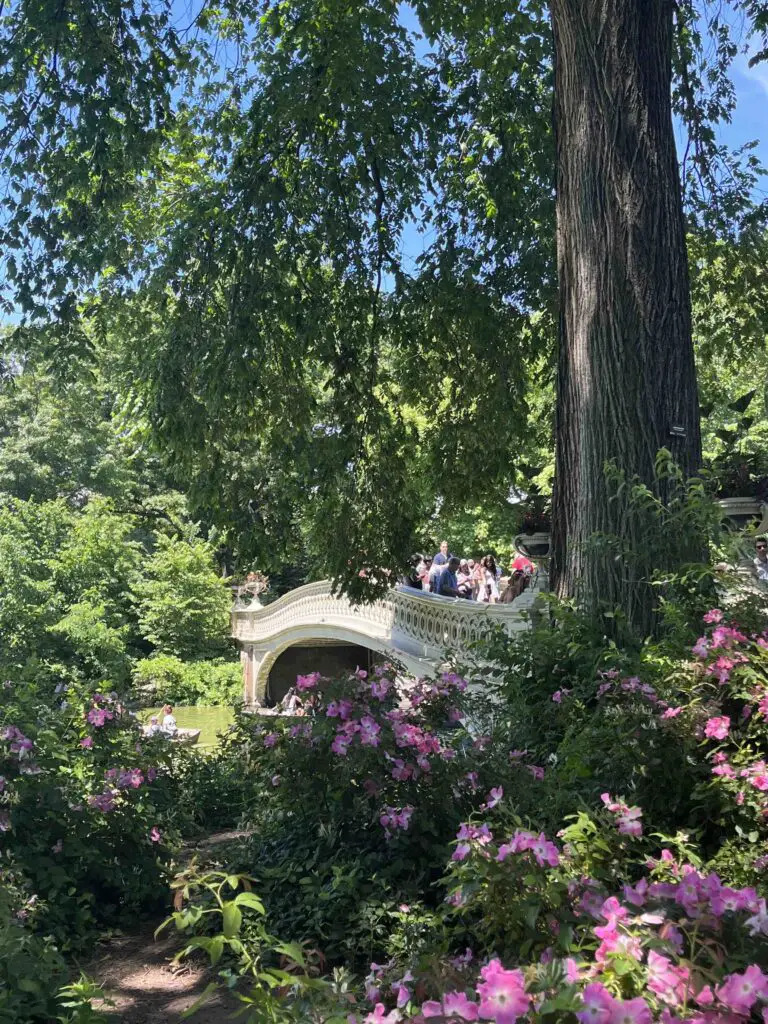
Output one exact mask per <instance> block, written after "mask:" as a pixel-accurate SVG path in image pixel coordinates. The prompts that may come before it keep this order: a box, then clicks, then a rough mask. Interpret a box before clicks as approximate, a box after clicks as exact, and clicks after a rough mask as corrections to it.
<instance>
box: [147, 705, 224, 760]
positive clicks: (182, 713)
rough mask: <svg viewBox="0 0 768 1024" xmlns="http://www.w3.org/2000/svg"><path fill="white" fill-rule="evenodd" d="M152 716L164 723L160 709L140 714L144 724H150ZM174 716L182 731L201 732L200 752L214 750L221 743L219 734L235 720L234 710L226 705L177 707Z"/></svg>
mask: <svg viewBox="0 0 768 1024" xmlns="http://www.w3.org/2000/svg"><path fill="white" fill-rule="evenodd" d="M152 715H157V716H158V718H159V719H160V720H161V721H162V716H161V709H160V708H146V709H144V710H142V711H140V712H139V718H140V719H141V721H142V722H148V721H149V719H150V718H151V717H152ZM173 715H174V718H175V719H176V724H177V725H178V727H179V728H180V729H200V730H201V731H200V739H199V740H198V741H197V745H196V746H197V749H198V750H213V749H214V748H215V747H216V746H217V745H218V742H219V741H218V734H219V733H220V732H224V731H225V730H226V729H228V728H229V726H230V725H231V724H232V723H233V722H234V720H235V716H234V713H233V711H232V708H230V707H226V706H224V705H217V706H215V707H211V708H206V707H197V706H191V707H184V706H183V705H182V706H179V705H176V706H174V709H173Z"/></svg>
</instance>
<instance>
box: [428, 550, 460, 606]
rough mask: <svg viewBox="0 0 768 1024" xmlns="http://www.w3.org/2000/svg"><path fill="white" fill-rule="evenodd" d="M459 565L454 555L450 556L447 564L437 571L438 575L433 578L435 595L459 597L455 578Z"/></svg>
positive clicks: (457, 583)
mask: <svg viewBox="0 0 768 1024" xmlns="http://www.w3.org/2000/svg"><path fill="white" fill-rule="evenodd" d="M460 564H461V563H460V561H459V559H458V558H456V556H455V555H451V557H450V558H449V560H448V564H447V565H444V566H443V567H442V569H439V570H438V574H437V576H436V577H435V591H434V592H435V593H436V594H440V595H441V596H442V597H461V594H460V593H459V582H458V580H457V578H456V572H457V570H458V568H459V565H460Z"/></svg>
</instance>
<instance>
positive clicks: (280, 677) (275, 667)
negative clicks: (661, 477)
mask: <svg viewBox="0 0 768 1024" xmlns="http://www.w3.org/2000/svg"><path fill="white" fill-rule="evenodd" d="M543 583H544V574H543V573H539V574H538V577H537V579H536V581H535V582H534V584H533V586H532V587H530V588H529V589H528V590H526V591H524V592H523V593H522V594H521V595H520V596H519V597H518V598H516V599H515V600H514V601H513V602H512V603H510V604H482V603H479V602H476V601H467V600H464V599H461V598H451V597H440V596H438V595H436V594H427V593H422V592H421V591H419V590H412V589H411V588H410V587H404V586H398V587H396V588H394V589H393V590H391V591H390V592H389V593H388V594H387V595H386V597H384V598H382V599H380V600H378V601H376V602H374V603H373V604H353V603H352V602H351V601H350V600H349V598H347V597H346V596H344V595H343V594H339V595H334V594H333V593H332V590H331V584H330V583H329V582H327V581H322V582H319V583H309V584H307V585H306V586H304V587H299V588H298V589H296V590H292V591H291V592H290V593H288V594H284V595H283V596H282V597H280V598H278V600H277V601H274V602H273V603H272V604H268V605H262V604H260V603H259V600H258V597H255V598H254V599H253V600H252V601H251V603H250V604H246V603H245V602H244V601H243V600H242V599H241V598H240V597H238V599H237V600H236V602H235V605H234V608H233V610H232V636H233V637H234V639H235V640H237V642H238V644H239V645H240V649H241V654H240V658H241V661H242V665H243V679H244V687H245V695H244V701H245V704H246V706H249V707H252V708H255V707H261V706H265V705H269V704H274V703H277V702H278V701H279V700H281V699H282V697H283V696H284V695H285V693H286V691H287V689H288V687H289V686H292V685H293V683H294V682H295V679H296V676H297V674H299V673H307V672H312V671H315V670H317V671H321V672H323V674H324V675H333V674H335V673H338V672H340V671H343V670H344V669H348V668H349V669H354V668H355V667H356V666H357V665H359V666H361V667H368V665H369V664H370V661H371V658H375V657H376V656H377V655H380V656H383V657H385V658H392V659H396V660H397V661H399V662H401V663H402V664H403V665H404V666H405V668H406V670H407V671H408V672H410V673H412V674H414V675H416V676H421V675H425V674H426V673H428V672H430V671H432V670H433V669H435V668H437V667H438V666H439V665H440V664H441V662H442V661H443V660H444V659H445V655H446V651H448V650H460V649H461V648H463V647H466V645H467V644H469V643H471V642H472V641H473V640H477V639H478V638H479V637H481V636H482V635H483V634H484V633H485V632H486V631H487V630H488V628H489V627H490V626H494V625H501V626H502V627H503V628H504V629H505V630H506V631H507V633H510V634H512V633H515V632H517V631H519V630H523V629H526V628H528V616H527V614H526V613H528V612H530V610H531V607H532V605H533V603H534V602H535V600H536V598H537V596H538V593H539V592H540V591H541V590H542V589H543Z"/></svg>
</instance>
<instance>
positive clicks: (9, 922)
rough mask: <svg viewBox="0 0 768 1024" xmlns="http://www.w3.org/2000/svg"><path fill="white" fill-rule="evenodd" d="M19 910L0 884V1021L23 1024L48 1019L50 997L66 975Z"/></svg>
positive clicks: (56, 954) (47, 941)
mask: <svg viewBox="0 0 768 1024" xmlns="http://www.w3.org/2000/svg"><path fill="white" fill-rule="evenodd" d="M19 909H23V907H19V904H18V903H16V902H15V901H14V900H13V898H12V896H11V891H10V889H9V887H8V878H7V877H5V878H3V880H2V884H0V1021H2V1024H26V1022H27V1021H35V1022H37V1021H44V1020H46V1019H50V1014H51V1013H52V1012H54V1007H53V1005H52V1003H53V1000H52V996H51V994H52V993H53V992H55V991H56V989H57V988H58V986H59V985H61V984H62V983H63V982H64V981H65V980H66V976H67V968H66V966H65V963H64V960H63V958H62V957H61V955H60V954H59V952H58V951H57V949H56V947H55V946H54V945H53V943H52V941H51V940H50V939H46V938H44V937H40V936H38V935H35V934H34V933H33V932H32V931H30V930H29V929H28V928H27V927H25V924H24V922H23V919H20V918H19V917H17V912H18V910H19Z"/></svg>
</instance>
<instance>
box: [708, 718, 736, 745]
mask: <svg viewBox="0 0 768 1024" xmlns="http://www.w3.org/2000/svg"><path fill="white" fill-rule="evenodd" d="M730 728H731V720H730V718H729V717H728V715H720V716H715V717H714V718H710V719H709V721H708V722H707V724H706V725H705V726H704V735H705V736H706V737H707V738H708V739H711V740H724V739H725V737H726V736H727V735H728V732H729V730H730Z"/></svg>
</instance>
